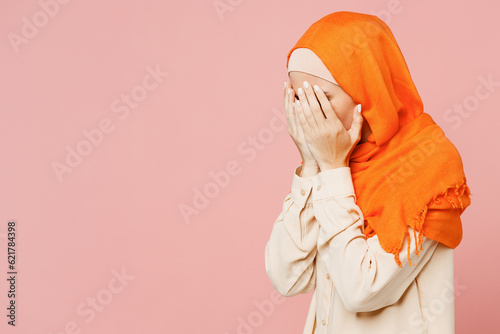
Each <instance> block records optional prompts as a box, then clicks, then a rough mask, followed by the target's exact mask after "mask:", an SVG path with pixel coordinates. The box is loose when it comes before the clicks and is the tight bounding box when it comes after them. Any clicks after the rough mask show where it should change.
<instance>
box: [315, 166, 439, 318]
mask: <svg viewBox="0 0 500 334" xmlns="http://www.w3.org/2000/svg"><path fill="white" fill-rule="evenodd" d="M312 186H313V189H312V202H313V211H314V215H315V217H316V219H317V221H318V223H319V224H321V225H320V230H319V234H318V240H317V251H318V256H320V257H321V259H322V260H323V261H324V262H325V265H326V267H327V270H328V272H329V274H330V276H331V278H332V281H333V283H334V286H335V289H336V290H337V291H338V293H339V295H340V298H341V300H342V301H343V304H344V306H345V308H346V309H347V310H349V311H351V312H370V311H374V310H377V309H380V308H382V307H385V306H388V305H392V304H394V303H396V302H397V301H398V300H399V299H400V298H401V296H402V295H403V293H404V292H405V290H406V289H407V288H408V286H409V285H410V284H411V282H412V281H413V280H414V279H415V277H416V276H417V275H418V273H419V272H420V270H421V269H422V268H423V266H424V265H425V263H426V262H427V261H428V260H429V259H430V258H431V256H432V254H433V253H434V251H435V249H436V247H437V245H438V242H437V241H434V240H432V239H429V238H426V237H423V238H424V239H423V243H422V247H423V249H422V250H421V251H420V253H419V255H418V256H417V255H416V254H415V249H416V247H415V238H414V233H413V230H412V229H411V228H410V227H409V228H408V231H409V232H410V233H409V236H410V257H411V263H412V265H411V266H410V265H409V263H408V258H407V247H408V242H407V239H406V238H405V239H404V241H403V246H402V248H401V251H400V253H399V258H400V261H401V264H402V268H400V267H399V266H398V265H397V263H396V261H395V260H394V255H393V254H391V253H388V252H386V251H385V250H384V249H383V248H382V247H381V246H380V243H379V240H378V236H376V235H375V236H373V237H371V238H366V236H365V235H364V233H363V230H364V217H363V213H362V211H361V209H360V208H359V207H358V206H357V205H356V195H355V193H354V186H353V183H352V178H351V169H350V167H339V168H335V169H329V170H325V171H321V172H320V173H318V174H317V175H315V176H314V177H312Z"/></svg>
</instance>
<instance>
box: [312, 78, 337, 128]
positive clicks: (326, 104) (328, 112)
mask: <svg viewBox="0 0 500 334" xmlns="http://www.w3.org/2000/svg"><path fill="white" fill-rule="evenodd" d="M314 92H315V94H316V97H317V98H318V101H319V103H320V104H321V109H323V112H324V113H325V116H326V119H327V120H328V121H330V122H332V123H333V124H334V125H337V126H340V125H342V126H343V124H342V122H341V121H340V119H339V118H338V116H337V113H336V112H335V110H333V108H332V105H331V104H330V101H328V98H327V97H326V95H325V93H324V92H323V91H322V90H321V88H319V86H318V85H314Z"/></svg>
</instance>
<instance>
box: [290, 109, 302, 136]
mask: <svg viewBox="0 0 500 334" xmlns="http://www.w3.org/2000/svg"><path fill="white" fill-rule="evenodd" d="M294 104H295V103H294ZM292 109H293V117H294V119H295V129H296V130H297V137H298V138H304V129H303V128H302V124H300V118H299V113H298V111H297V107H296V106H294V108H292Z"/></svg>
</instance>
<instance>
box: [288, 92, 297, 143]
mask: <svg viewBox="0 0 500 334" xmlns="http://www.w3.org/2000/svg"><path fill="white" fill-rule="evenodd" d="M293 100H294V98H293V94H292V89H291V88H288V89H287V90H286V97H285V114H286V119H287V122H288V132H289V133H290V134H291V135H295V134H296V133H297V126H296V123H297V122H296V120H295V116H294V114H293Z"/></svg>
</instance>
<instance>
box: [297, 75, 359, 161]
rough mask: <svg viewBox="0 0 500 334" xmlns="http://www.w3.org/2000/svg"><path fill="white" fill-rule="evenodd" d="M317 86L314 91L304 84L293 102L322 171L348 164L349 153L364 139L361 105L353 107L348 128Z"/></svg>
mask: <svg viewBox="0 0 500 334" xmlns="http://www.w3.org/2000/svg"><path fill="white" fill-rule="evenodd" d="M316 87H317V86H316V85H315V87H314V88H315V89H314V91H313V89H312V87H311V86H310V85H307V87H304V88H303V89H302V90H303V92H302V94H300V93H299V94H298V95H299V100H298V101H296V102H295V103H294V108H295V110H296V112H297V114H298V116H299V120H300V124H301V126H302V129H303V131H304V137H305V139H306V142H307V145H308V147H309V149H310V151H311V154H312V155H313V156H314V158H315V159H316V162H317V163H318V166H319V168H320V170H327V169H333V168H338V167H349V156H350V155H351V152H352V151H353V149H354V147H355V146H356V144H357V143H358V142H359V140H360V139H361V128H362V125H363V116H361V112H358V107H359V110H361V105H357V106H356V107H355V108H354V110H353V113H354V115H353V121H352V125H351V128H350V129H349V130H346V129H345V127H344V125H343V124H342V122H341V121H340V119H339V118H338V117H337V114H336V113H335V111H334V110H333V108H332V106H331V104H330V102H329V101H328V98H327V97H326V96H325V94H324V93H323V91H322V90H321V89H320V88H319V87H317V88H316ZM318 102H319V103H318ZM323 112H324V114H323ZM325 116H326V118H325Z"/></svg>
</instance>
